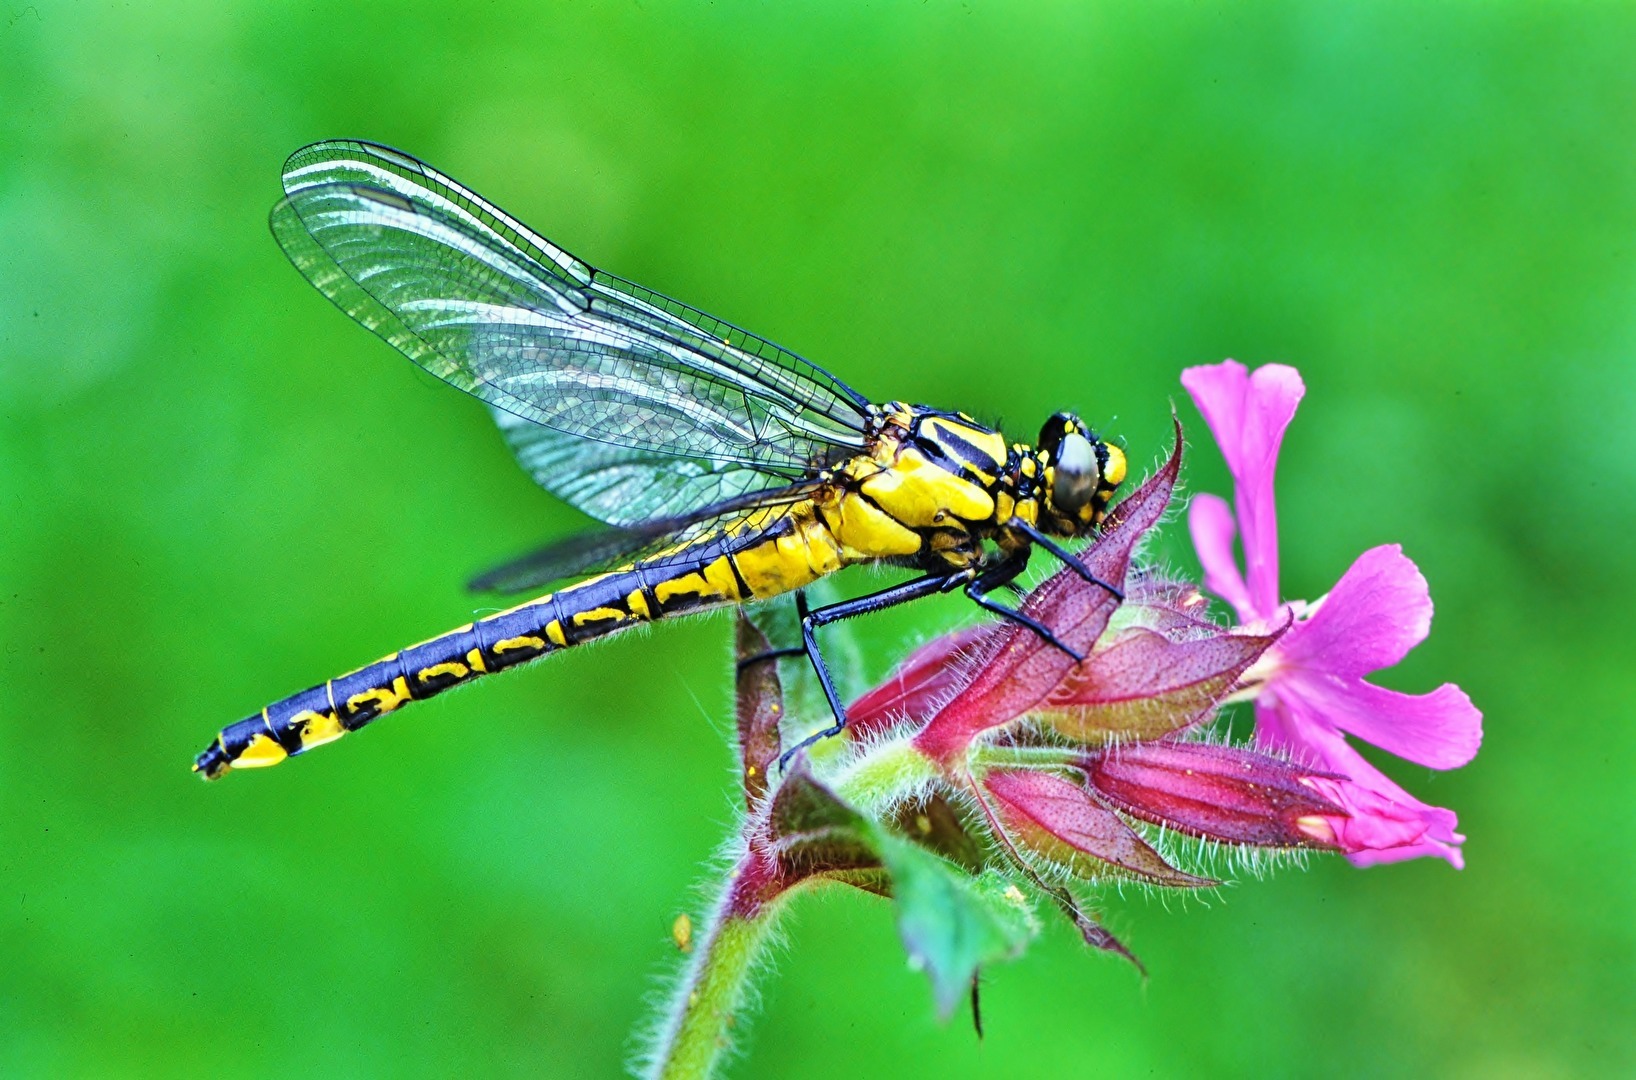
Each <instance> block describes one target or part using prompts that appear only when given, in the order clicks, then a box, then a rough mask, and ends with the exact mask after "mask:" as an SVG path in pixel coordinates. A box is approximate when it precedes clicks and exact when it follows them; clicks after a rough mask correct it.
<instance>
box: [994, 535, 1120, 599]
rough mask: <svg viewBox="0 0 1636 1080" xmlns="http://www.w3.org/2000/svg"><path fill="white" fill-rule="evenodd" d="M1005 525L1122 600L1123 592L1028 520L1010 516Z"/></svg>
mask: <svg viewBox="0 0 1636 1080" xmlns="http://www.w3.org/2000/svg"><path fill="white" fill-rule="evenodd" d="M1006 527H1007V528H1011V529H1016V530H1017V531H1018V532H1020V533H1022V534H1023V535H1024V536H1026V537H1028V539H1030V540H1032V541H1033V542H1034V543H1036V544H1038V545H1039V546H1040V547H1042V548H1044V549H1045V550H1046V551H1049V552H1050V553H1051V554H1053V555H1055V556H1056V557H1057V558H1058V559H1060V560H1062V562H1063V563H1065V564H1066V565H1067V566H1069V567H1071V568H1072V569H1073V571H1074V573H1076V574H1078V575H1079V576H1080V577H1082V578H1084V579H1085V580H1086V581H1088V582H1090V583H1091V584H1092V585H1100V586H1101V587H1102V588H1104V589H1106V590H1108V592H1109V593H1111V594H1112V595H1113V597H1114V599H1116V600H1119V601H1120V602H1123V601H1124V599H1125V594H1124V593H1122V592H1120V591H1119V590H1118V589H1116V588H1114V587H1113V586H1112V585H1109V584H1108V583H1107V582H1106V581H1103V580H1102V579H1101V578H1099V577H1097V576H1096V575H1095V574H1093V573H1091V572H1090V571H1089V570H1087V569H1085V564H1084V563H1082V562H1080V561H1079V560H1078V559H1076V558H1074V557H1073V555H1072V554H1071V553H1069V551H1068V549H1067V548H1065V547H1063V546H1062V545H1061V544H1059V543H1057V542H1056V541H1055V540H1053V539H1051V538H1050V537H1049V536H1046V535H1045V534H1044V533H1042V532H1040V531H1039V530H1038V529H1036V528H1035V527H1034V526H1032V525H1030V524H1029V523H1028V522H1026V521H1024V520H1022V519H1021V518H1012V519H1011V520H1010V521H1009V522H1008V523H1007V526H1006Z"/></svg>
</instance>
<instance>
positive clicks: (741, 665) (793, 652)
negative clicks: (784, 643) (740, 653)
mask: <svg viewBox="0 0 1636 1080" xmlns="http://www.w3.org/2000/svg"><path fill="white" fill-rule="evenodd" d="M806 651H807V647H806V646H805V645H791V646H790V647H789V648H787V649H768V650H767V651H766V652H758V653H756V654H755V655H754V656H746V657H745V658H744V659H743V660H740V661H739V662H738V670H740V671H743V670H744V669H745V668H747V667H750V666H752V665H754V664H760V663H763V662H764V661H767V660H781V659H783V658H784V657H786V656H802V655H805V653H806Z"/></svg>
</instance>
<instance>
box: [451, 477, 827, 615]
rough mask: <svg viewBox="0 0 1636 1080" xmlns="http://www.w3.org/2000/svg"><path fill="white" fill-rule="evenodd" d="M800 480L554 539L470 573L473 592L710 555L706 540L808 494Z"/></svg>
mask: <svg viewBox="0 0 1636 1080" xmlns="http://www.w3.org/2000/svg"><path fill="white" fill-rule="evenodd" d="M814 486H815V485H810V484H803V485H795V486H792V487H789V488H785V489H781V490H776V491H770V492H761V493H757V494H755V495H752V496H747V497H743V498H738V499H730V500H728V501H727V502H725V503H722V504H720V505H717V506H711V507H707V508H705V509H703V510H700V511H697V512H695V513H694V514H692V515H690V516H688V517H685V518H672V519H669V520H655V521H648V522H644V523H642V524H641V525H639V526H635V527H632V528H620V529H604V530H602V531H600V532H591V533H583V534H581V535H579V536H571V537H569V538H567V539H566V540H559V541H557V542H556V543H553V544H549V545H547V546H545V547H543V548H541V549H539V550H538V551H534V552H530V553H529V554H527V555H524V556H522V557H521V558H517V559H513V560H512V561H511V562H508V563H506V564H504V565H502V566H498V567H496V568H494V569H493V570H490V571H488V572H486V573H484V574H480V575H479V576H477V577H476V578H473V579H472V581H471V583H470V588H471V589H472V590H473V591H474V592H523V591H526V590H529V589H538V588H543V587H544V586H546V585H549V584H551V583H552V582H554V581H561V580H563V579H564V578H570V577H579V576H581V575H584V574H589V573H600V572H605V571H609V570H614V569H617V568H619V567H621V566H628V565H630V564H631V563H635V562H638V561H640V562H643V563H644V565H647V566H649V567H652V568H654V569H656V570H663V569H665V568H667V567H670V566H679V565H682V564H684V563H687V564H690V563H696V562H698V561H699V560H700V559H702V558H711V557H714V555H715V554H717V553H716V552H713V551H707V550H705V548H706V546H707V545H709V544H712V543H714V544H724V543H742V542H744V541H745V540H746V538H747V537H750V536H755V535H759V534H760V533H762V532H765V531H766V530H767V529H768V528H770V527H771V526H773V525H775V524H777V523H778V522H779V521H780V520H782V518H783V517H784V515H785V514H787V513H788V512H789V511H790V508H791V507H792V506H794V505H795V504H796V503H797V502H799V501H801V500H802V499H804V498H806V497H808V496H809V495H811V494H812V491H813V489H814Z"/></svg>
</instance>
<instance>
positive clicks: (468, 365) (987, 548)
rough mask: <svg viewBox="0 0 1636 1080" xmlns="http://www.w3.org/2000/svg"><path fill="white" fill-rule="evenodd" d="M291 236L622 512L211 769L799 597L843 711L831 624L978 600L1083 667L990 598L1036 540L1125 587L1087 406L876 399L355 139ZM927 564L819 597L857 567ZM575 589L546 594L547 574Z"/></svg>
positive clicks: (417, 347)
mask: <svg viewBox="0 0 1636 1080" xmlns="http://www.w3.org/2000/svg"><path fill="white" fill-rule="evenodd" d="M283 186H284V198H283V199H282V200H281V201H280V202H279V203H278V204H277V205H276V206H275V207H274V208H273V211H272V214H271V227H272V232H273V236H274V238H275V239H276V240H277V242H278V244H279V246H280V247H281V248H283V250H284V253H285V255H287V256H288V257H289V260H290V262H291V263H293V264H294V266H295V268H296V269H297V270H298V271H300V273H301V274H302V276H304V277H305V278H306V279H307V280H308V281H309V282H311V283H312V284H313V286H314V287H316V288H317V289H318V291H319V292H321V293H323V294H324V295H325V296H326V297H328V298H329V299H330V300H331V301H332V302H334V304H335V305H336V306H337V307H339V308H340V309H341V310H342V311H344V312H346V314H347V315H349V316H351V317H352V318H353V319H354V320H356V321H357V322H359V323H361V324H362V325H363V326H365V327H367V328H368V329H369V330H371V331H372V332H373V333H375V334H376V335H377V336H378V337H380V338H382V339H383V340H385V341H386V342H387V343H388V344H390V345H391V346H393V347H394V348H396V349H397V350H398V351H399V352H401V353H403V354H404V355H405V356H407V357H408V358H409V359H410V360H412V361H414V362H415V363H416V364H418V365H419V366H420V367H421V368H423V369H425V370H426V371H428V372H430V373H431V374H433V375H435V376H437V377H438V378H439V379H441V380H443V381H444V382H446V383H448V384H450V385H451V386H454V387H455V388H457V389H459V390H463V391H465V392H466V393H467V394H469V395H471V396H472V397H475V398H477V399H479V400H480V401H482V402H484V403H485V404H487V405H488V406H489V408H490V410H491V411H492V413H493V415H494V418H495V420H496V422H497V424H498V426H499V429H500V431H501V434H502V435H503V436H504V438H505V440H506V441H507V443H508V444H509V445H510V448H511V450H512V451H513V452H514V454H515V456H516V458H517V460H518V461H519V462H520V463H521V465H522V467H523V468H524V469H525V470H526V471H527V472H528V473H529V474H530V475H532V477H533V478H534V480H535V481H537V482H538V483H539V484H540V486H542V487H543V488H545V489H546V490H547V491H549V492H550V493H552V494H553V495H555V496H556V497H558V498H559V499H562V500H563V501H565V502H567V503H569V504H570V505H572V506H574V507H577V508H578V509H579V510H582V511H584V512H585V513H586V514H588V515H589V516H591V517H592V518H595V519H597V520H599V521H601V522H602V523H603V524H604V525H605V526H606V527H605V528H602V529H600V530H599V531H596V532H593V533H590V534H587V535H584V536H579V537H574V538H570V539H568V540H565V541H561V542H558V543H556V544H553V545H551V546H549V547H546V548H544V549H542V550H540V551H537V552H535V553H533V554H531V555H528V556H525V557H523V558H520V559H517V560H515V561H513V562H510V563H507V564H506V565H504V566H501V567H499V568H498V569H496V570H494V571H491V572H489V573H487V574H484V575H482V576H481V577H479V578H478V579H476V580H475V581H474V582H473V583H472V584H473V586H474V587H475V588H477V589H479V590H494V591H501V592H513V593H516V592H524V591H531V592H532V593H534V594H537V595H533V598H532V599H529V600H528V601H527V602H525V603H522V604H520V605H518V606H515V607H512V608H510V609H508V610H504V611H500V612H498V613H497V614H491V615H486V616H484V617H482V618H478V619H476V620H475V621H473V622H470V623H468V624H466V625H464V626H461V627H459V628H458V629H455V630H452V631H450V632H448V633H445V634H442V635H439V636H438V637H434V638H431V639H430V640H427V641H423V642H421V643H420V644H418V645H411V646H409V647H407V648H404V649H401V650H399V651H397V652H394V653H392V654H390V655H388V656H386V657H384V658H382V659H380V660H377V661H375V662H374V663H372V664H369V665H366V666H364V667H361V668H358V669H357V670H355V671H352V672H350V673H348V674H345V675H340V676H337V677H335V678H333V679H328V680H326V681H324V682H322V683H319V684H317V685H315V686H312V687H309V688H308V689H306V690H303V691H301V692H300V693H297V694H293V695H291V696H289V697H286V698H283V699H282V700H279V701H276V702H274V703H272V704H271V705H268V706H266V707H265V708H263V709H261V710H260V711H259V712H257V713H254V714H252V715H250V716H249V717H247V718H245V719H243V720H240V721H238V722H237V723H234V724H231V725H229V726H228V727H226V728H224V729H222V730H221V731H220V733H219V734H218V735H217V737H216V738H215V739H214V740H213V741H212V742H211V743H210V745H209V746H208V747H207V748H206V749H205V750H204V751H203V752H202V753H200V754H199V755H198V757H197V758H196V760H195V762H194V766H193V768H194V771H196V772H198V773H201V774H203V775H204V776H205V777H206V778H210V779H214V778H217V777H220V776H222V775H224V774H226V773H228V772H229V771H231V770H234V769H246V768H256V767H263V766H269V765H275V764H277V763H279V762H281V761H283V760H285V759H286V758H288V757H291V756H294V755H296V754H300V753H302V752H304V751H307V750H311V749H312V748H313V747H315V746H320V745H323V744H324V743H328V742H333V741H335V740H336V739H339V738H341V737H342V736H343V735H346V734H348V733H350V732H353V731H357V730H358V729H359V728H361V727H363V726H365V725H367V724H369V723H371V722H373V721H375V720H377V719H379V718H380V717H382V716H385V715H386V714H387V713H390V712H395V711H397V710H398V709H400V708H402V707H403V706H405V705H408V704H409V703H410V702H415V701H420V700H422V699H425V698H429V697H433V696H435V695H437V694H440V693H442V692H443V691H445V690H449V689H451V688H453V687H456V686H464V685H466V684H467V683H470V682H472V681H473V680H475V679H478V678H481V677H484V676H487V675H491V674H494V673H497V672H500V671H505V670H508V669H510V668H513V667H517V666H519V665H521V664H525V663H527V662H529V661H532V660H536V659H538V658H540V657H544V656H546V655H548V654H550V653H553V652H556V651H558V650H561V649H565V648H569V647H570V646H574V645H579V644H582V643H584V642H587V641H592V640H596V639H599V638H603V637H606V636H608V635H609V634H613V633H617V632H619V631H622V630H626V629H629V628H630V627H633V626H636V625H639V624H645V623H649V622H653V621H655V620H658V619H662V618H668V617H670V616H674V615H683V614H691V613H694V612H700V611H705V610H709V609H712V608H720V607H725V606H729V605H735V604H745V603H750V602H753V601H762V600H768V599H771V598H773V597H778V596H782V595H785V594H789V593H792V592H793V593H795V598H796V602H797V605H798V610H799V613H800V617H801V618H800V624H801V640H802V644H801V646H799V647H798V648H795V649H787V650H780V651H779V652H778V655H789V654H795V653H802V652H804V653H805V655H806V656H807V657H808V658H809V659H810V661H811V664H812V667H813V670H814V671H815V672H816V674H817V677H818V681H819V684H820V686H821V687H822V689H823V692H824V695H825V697H826V698H827V699H828V702H829V705H830V708H831V709H832V711H833V713H834V716H833V720H834V723H833V724H832V725H830V726H829V727H828V728H825V729H823V730H820V731H818V732H816V733H814V734H813V735H811V736H809V737H808V738H807V739H805V740H802V741H801V742H800V743H799V744H798V745H797V746H795V747H793V748H792V749H791V750H789V751H787V752H786V753H785V754H784V755H783V760H784V761H785V762H787V760H788V758H789V756H790V755H791V754H794V753H796V752H798V751H800V750H802V749H804V748H805V747H807V746H809V745H811V744H812V743H814V742H815V741H817V740H818V739H821V738H824V737H826V736H830V735H835V734H837V733H839V732H840V731H842V730H843V729H844V727H845V724H846V710H845V708H844V706H843V705H842V703H841V700H840V699H839V697H838V696H837V694H836V690H835V685H834V681H833V679H832V678H831V674H830V672H829V669H828V667H827V666H826V665H825V662H824V658H823V654H822V652H821V651H820V649H819V645H818V636H817V631H818V630H819V629H820V628H821V627H823V626H825V625H827V624H830V623H833V622H836V621H838V620H842V619H848V618H852V617H854V616H858V615H864V614H867V613H870V612H875V611H879V610H882V609H884V608H887V607H891V606H893V605H895V604H900V603H906V602H909V601H912V600H916V599H919V598H922V597H926V596H931V595H935V594H938V593H951V592H955V591H963V592H964V593H965V595H966V596H968V597H969V598H970V599H971V600H973V601H975V602H976V604H978V605H979V606H981V607H982V608H984V609H986V610H988V611H989V612H992V613H994V614H996V615H998V616H1000V617H1001V618H1005V619H1010V620H1013V621H1015V622H1018V623H1020V624H1022V625H1025V626H1027V627H1028V628H1029V629H1030V630H1031V631H1032V632H1034V633H1037V634H1039V635H1041V636H1042V637H1043V638H1045V639H1046V640H1047V641H1050V642H1052V643H1053V644H1055V645H1056V646H1057V647H1059V648H1062V649H1063V650H1064V651H1066V652H1069V653H1070V654H1072V655H1074V656H1075V658H1076V659H1082V657H1080V656H1079V654H1077V653H1074V652H1073V650H1072V649H1071V648H1069V647H1068V646H1067V645H1065V644H1064V643H1062V642H1060V641H1058V640H1057V639H1056V638H1055V636H1054V635H1053V634H1052V632H1051V630H1050V629H1049V628H1048V627H1046V626H1044V625H1042V624H1040V623H1039V622H1037V621H1036V620H1034V619H1032V618H1030V617H1029V616H1028V615H1027V614H1026V613H1024V612H1021V611H1018V610H1016V609H1015V608H1013V607H1009V606H1007V605H1006V604H1004V603H1002V602H1001V601H999V600H996V599H995V598H994V597H993V596H991V595H990V594H992V593H994V592H996V591H997V590H1000V589H1002V588H1005V587H1011V588H1015V585H1014V582H1015V580H1016V579H1017V577H1018V576H1019V575H1020V574H1021V573H1022V572H1023V570H1024V569H1025V568H1026V566H1027V565H1028V560H1029V556H1030V553H1031V552H1032V550H1033V549H1034V548H1036V547H1038V548H1040V549H1043V550H1044V551H1046V552H1049V553H1050V554H1051V555H1052V556H1054V557H1055V558H1057V559H1060V560H1061V561H1063V562H1064V563H1066V564H1067V565H1069V566H1071V567H1073V568H1075V569H1076V570H1077V572H1078V573H1079V574H1080V575H1081V576H1083V577H1085V578H1086V579H1087V580H1088V581H1091V582H1093V583H1094V584H1096V585H1098V586H1100V587H1102V588H1105V589H1107V590H1109V591H1110V592H1114V593H1115V594H1116V595H1117V590H1115V589H1114V588H1113V586H1111V585H1108V584H1107V583H1105V582H1100V581H1097V579H1096V578H1095V577H1094V576H1092V575H1091V574H1090V572H1089V571H1088V570H1086V569H1085V567H1084V566H1083V565H1081V563H1080V562H1079V561H1078V560H1077V559H1075V558H1074V556H1073V555H1072V553H1071V552H1070V551H1069V550H1068V549H1067V548H1066V547H1065V546H1064V543H1063V542H1064V541H1071V540H1072V539H1074V538H1079V537H1085V536H1088V535H1090V534H1091V533H1093V532H1094V531H1095V529H1096V527H1097V526H1098V524H1099V523H1100V522H1101V521H1102V519H1103V516H1104V514H1105V513H1106V511H1107V508H1108V505H1109V500H1110V499H1111V497H1112V495H1113V494H1114V491H1115V490H1116V489H1117V488H1118V486H1119V485H1120V483H1121V482H1122V481H1123V479H1124V477H1125V471H1126V461H1125V456H1124V454H1123V452H1122V451H1121V450H1120V448H1119V447H1118V446H1116V445H1114V444H1112V443H1109V442H1106V441H1104V440H1102V439H1101V438H1099V437H1098V436H1097V435H1096V434H1095V432H1094V431H1092V430H1091V429H1090V428H1088V427H1087V426H1086V425H1085V424H1084V423H1082V422H1081V421H1080V419H1079V418H1078V417H1077V416H1076V415H1074V414H1073V413H1070V412H1059V413H1057V414H1055V415H1053V416H1051V417H1050V418H1049V419H1047V420H1046V421H1045V423H1044V425H1043V427H1042V429H1041V431H1040V435H1039V438H1038V440H1037V442H1035V443H1034V444H1032V445H1030V444H1027V443H1022V442H1009V441H1008V440H1007V439H1006V438H1005V437H1004V436H1003V435H1002V434H1001V433H1000V432H999V431H997V430H995V429H994V428H991V427H988V426H985V425H983V424H981V423H979V422H977V421H976V420H974V419H972V417H971V416H969V415H967V414H965V413H962V412H951V411H947V410H942V409H936V408H932V407H929V406H925V405H912V404H908V403H906V402H903V401H890V402H885V403H876V402H872V401H871V400H870V399H868V398H865V397H864V396H862V395H861V394H859V393H858V392H857V391H855V390H853V389H852V388H851V387H849V386H847V385H846V384H845V383H843V382H841V381H840V380H839V379H837V378H836V377H835V376H833V375H831V374H830V373H829V372H827V371H825V370H824V369H822V368H820V367H818V366H816V365H814V364H812V363H810V362H808V361H807V360H804V359H802V358H801V357H799V356H797V355H796V354H794V353H792V352H790V351H788V350H786V349H783V348H780V347H779V346H777V345H774V344H773V343H772V342H770V341H768V340H766V339H764V338H761V337H757V336H756V335H754V334H751V333H748V332H746V331H744V330H742V329H740V328H739V327H737V326H734V325H732V324H730V323H726V322H723V321H721V320H720V319H716V318H713V317H712V316H710V315H707V314H705V313H704V312H702V311H699V310H698V309H696V308H693V307H689V306H688V305H686V304H682V303H680V302H678V301H675V300H672V299H670V298H669V297H666V296H662V295H660V294H659V293H656V292H653V291H652V290H650V289H646V288H643V287H642V286H640V285H637V284H634V283H633V282H630V281H627V280H625V279H623V278H620V277H617V276H615V275H613V274H610V273H607V272H606V271H603V270H598V269H595V268H593V267H592V266H590V265H589V264H587V263H585V262H583V261H581V260H580V259H578V258H576V257H574V256H573V255H570V254H569V253H568V252H566V251H564V250H563V249H562V248H560V247H558V246H557V245H555V244H553V243H552V242H551V241H549V240H547V239H545V238H544V237H543V236H541V235H539V234H538V233H536V232H534V231H533V230H532V229H530V228H529V227H528V226H526V225H524V224H523V223H521V222H520V221H518V220H517V219H516V218H514V217H512V216H511V215H510V214H508V213H506V212H505V211H504V210H502V209H500V208H499V207H497V206H495V205H494V204H493V203H491V202H489V201H488V200H486V199H484V198H483V197H482V196H480V195H478V194H476V193H475V192H473V191H472V190H471V189H469V188H467V187H464V186H463V185H461V184H459V183H457V182H456V181H454V180H453V179H451V178H449V177H448V176H445V175H443V174H442V173H440V172H438V171H436V170H435V169H433V168H431V167H430V166H428V165H426V164H425V163H423V162H421V161H419V160H417V159H415V158H413V157H411V156H409V155H408V154H405V153H403V152H401V151H398V150H394V149H391V148H390V147H386V146H382V145H379V144H375V143H370V142H363V141H355V140H332V141H327V142H320V143H315V144H313V145H311V146H307V147H304V148H303V149H301V150H298V151H296V152H295V153H294V154H293V155H291V156H290V158H289V160H288V161H287V162H286V163H285V166H284V172H283ZM860 564H875V565H884V566H891V567H900V568H904V569H907V570H910V571H914V572H915V576H913V577H912V578H910V579H909V580H906V581H903V582H901V583H899V584H895V585H892V586H889V587H887V588H884V589H881V590H879V591H877V592H874V593H871V594H869V595H866V596H861V597H857V598H854V599H850V600H845V601H841V602H838V603H833V604H829V605H826V606H820V607H810V608H809V606H808V605H807V602H806V594H805V592H804V591H803V590H804V589H805V588H806V587H807V586H809V585H811V584H813V583H814V582H817V581H818V580H820V579H822V578H825V577H827V576H828V575H830V574H833V573H835V572H837V571H839V570H841V569H843V568H845V567H849V566H854V565H860ZM569 579H578V580H573V581H571V583H569V584H567V585H565V586H560V587H557V588H555V589H553V590H552V591H549V592H543V593H540V592H539V590H541V589H544V588H545V587H547V586H550V585H553V584H556V583H560V582H563V581H566V580H569Z"/></svg>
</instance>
